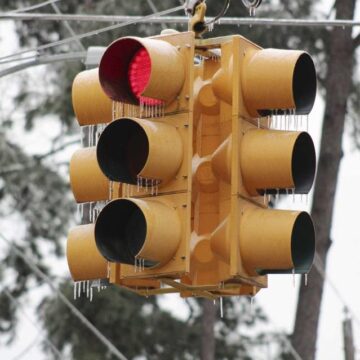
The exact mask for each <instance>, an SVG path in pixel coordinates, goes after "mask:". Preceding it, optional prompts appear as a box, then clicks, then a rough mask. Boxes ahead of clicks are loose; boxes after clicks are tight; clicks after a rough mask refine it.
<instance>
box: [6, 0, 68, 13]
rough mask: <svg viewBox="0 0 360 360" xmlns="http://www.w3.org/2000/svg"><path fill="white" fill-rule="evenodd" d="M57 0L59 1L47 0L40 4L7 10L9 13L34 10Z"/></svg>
mask: <svg viewBox="0 0 360 360" xmlns="http://www.w3.org/2000/svg"><path fill="white" fill-rule="evenodd" d="M58 1H61V0H48V1H44V2H42V3H40V4H36V5H32V6H27V7H23V8H20V9H16V10H12V11H9V13H12V14H14V13H18V12H26V11H32V10H36V9H40V8H42V7H44V6H47V5H52V4H54V3H56V2H58Z"/></svg>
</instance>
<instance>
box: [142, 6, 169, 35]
mask: <svg viewBox="0 0 360 360" xmlns="http://www.w3.org/2000/svg"><path fill="white" fill-rule="evenodd" d="M146 1H147V3H148V5H149V7H150V9H151V10H152V12H153V13H154V14H155V13H157V12H159V10H158V8H157V7H156V5H155V4H154V2H153V1H152V0H146ZM161 28H162V29H163V30H165V29H166V26H165V24H164V23H161Z"/></svg>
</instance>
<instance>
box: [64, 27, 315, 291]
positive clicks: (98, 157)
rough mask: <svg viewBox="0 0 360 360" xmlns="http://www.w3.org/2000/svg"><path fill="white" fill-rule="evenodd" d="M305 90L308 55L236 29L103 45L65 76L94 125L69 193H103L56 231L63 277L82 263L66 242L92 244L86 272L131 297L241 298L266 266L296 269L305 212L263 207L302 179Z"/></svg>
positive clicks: (302, 266) (302, 184)
mask: <svg viewBox="0 0 360 360" xmlns="http://www.w3.org/2000/svg"><path fill="white" fill-rule="evenodd" d="M87 91H89V92H90V94H88V95H86V92H87ZM315 94H316V73H315V68H314V64H313V62H312V59H311V57H310V56H309V55H308V54H307V53H305V52H302V51H294V50H277V49H265V50H264V49H261V48H260V47H259V46H257V45H255V44H253V43H251V42H250V41H248V40H247V39H245V38H243V37H241V36H229V37H224V38H216V39H205V40H202V39H195V38H194V34H193V33H191V32H186V33H176V32H173V33H171V34H163V35H161V36H156V37H153V38H146V39H142V38H137V37H125V38H120V39H118V40H116V41H114V42H113V43H112V44H110V46H109V47H108V48H107V49H106V51H105V53H104V55H103V57H102V59H101V62H100V66H99V69H98V70H91V71H90V72H84V73H81V74H79V75H78V76H77V78H76V79H75V81H74V88H73V100H74V109H75V113H76V115H77V117H78V119H79V123H80V124H81V125H95V124H100V123H102V124H106V127H105V128H104V129H103V131H101V133H100V132H99V136H98V139H96V140H97V141H96V145H95V146H93V147H90V148H86V149H82V150H79V151H78V152H77V153H75V154H74V156H73V158H72V160H71V167H70V168H71V171H70V173H71V184H72V189H73V192H74V195H75V198H76V200H77V201H78V202H89V201H93V202H94V201H105V204H104V206H103V207H102V209H101V211H100V213H99V214H98V216H97V217H96V219H95V224H93V225H91V227H88V228H87V236H86V237H85V235H81V236H78V235H76V236H75V235H72V234H70V236H69V245H68V248H70V250H69V255H68V259H69V267H70V269H71V273H72V274H73V276H74V279H75V278H79V276H77V274H78V273H80V270H79V267H81V268H85V267H86V266H87V265H86V263H87V262H88V260H87V258H86V256H85V258H84V259H83V262H79V265H73V264H70V262H71V263H72V262H73V261H74V260H73V259H75V258H76V256H78V255H76V254H79V253H80V252H79V250H77V249H78V247H79V249H80V247H83V246H87V247H89V249H90V250H91V251H95V250H94V249H95V248H94V245H96V249H97V250H96V251H97V254H96V256H97V259H98V263H99V264H100V265H99V266H98V268H99V269H100V270H98V271H97V275H96V276H100V275H101V276H103V275H104V268H103V264H104V261H105V264H106V266H107V268H106V269H109V274H108V275H109V276H108V279H109V281H110V282H111V283H116V284H118V285H120V286H127V287H129V288H131V289H132V290H133V291H137V292H138V293H139V294H141V295H151V294H160V293H166V292H180V294H181V295H182V296H184V297H186V296H203V297H208V298H217V297H219V296H232V295H254V294H255V293H257V292H258V291H259V290H260V289H261V288H264V287H266V286H267V276H266V275H267V274H282V273H300V274H304V273H305V274H306V273H307V272H308V271H309V270H310V267H311V264H312V260H313V256H314V251H315V234H314V227H313V224H312V220H311V218H310V215H308V214H307V213H305V212H302V211H284V210H275V209H270V208H269V206H268V205H269V201H268V196H271V195H273V196H277V194H283V195H293V194H307V193H308V192H309V191H310V189H311V186H312V183H313V180H314V175H315V167H316V159H315V150H314V145H313V142H312V139H311V137H310V136H309V135H308V133H307V132H306V131H303V130H300V131H298V130H297V129H296V126H295V125H296V124H299V123H300V117H301V116H306V115H307V114H308V113H309V112H310V111H311V109H312V106H313V103H314V99H315ZM87 99H88V100H89V101H90V102H91V103H89V104H87ZM279 124H283V125H284V126H283V128H282V129H279V127H280V126H279ZM291 125H292V129H290V127H291ZM294 127H295V128H294ZM109 189H110V190H109ZM77 231H78V233H79V234H80V229H78V230H77ZM84 231H85V230H84ZM74 234H77V233H76V231H75V233H74ZM75 237H76V238H80V240H79V241H78V242H77V243H76V244H75V243H74V242H75V240H73V239H74V238H75ZM85 238H86V241H85V240H84V239H85ZM81 239H83V240H81ZM82 244H84V245H82ZM84 248H85V247H84ZM72 249H75V250H72ZM90 250H89V254H90V253H91V251H90ZM74 254H75V255H74ZM94 256H95V255H94ZM80 264H81V265H80ZM95 268H96V267H95ZM81 271H82V270H81ZM92 271H95V269H93V270H92ZM93 275H94V274H92V273H91V271H89V273H85V274H82V276H81V278H86V277H87V278H89V277H90V276H93ZM94 276H95V275H94ZM161 284H162V285H161Z"/></svg>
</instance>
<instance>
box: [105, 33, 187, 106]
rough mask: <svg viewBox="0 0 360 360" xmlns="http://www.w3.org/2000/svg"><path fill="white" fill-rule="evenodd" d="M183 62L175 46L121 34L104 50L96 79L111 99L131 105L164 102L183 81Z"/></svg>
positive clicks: (168, 100)
mask: <svg viewBox="0 0 360 360" xmlns="http://www.w3.org/2000/svg"><path fill="white" fill-rule="evenodd" d="M183 61H184V60H183V57H182V55H181V54H180V52H179V51H178V50H177V48H176V47H175V46H173V45H171V44H169V43H168V42H166V41H164V40H158V39H150V38H146V39H141V38H137V37H124V38H120V39H118V40H115V41H114V42H113V43H112V44H110V46H109V47H108V48H107V49H106V51H105V53H104V55H103V57H102V59H101V62H100V67H99V79H100V83H101V86H102V88H103V89H104V91H105V93H106V94H107V95H108V96H109V97H110V98H111V99H112V100H115V101H121V102H123V103H127V104H134V105H139V104H140V103H143V104H145V105H149V106H153V105H158V104H167V103H170V102H171V101H172V100H174V99H175V97H176V96H177V95H178V94H179V93H180V91H181V88H182V86H183V84H184V80H185V66H184V63H183Z"/></svg>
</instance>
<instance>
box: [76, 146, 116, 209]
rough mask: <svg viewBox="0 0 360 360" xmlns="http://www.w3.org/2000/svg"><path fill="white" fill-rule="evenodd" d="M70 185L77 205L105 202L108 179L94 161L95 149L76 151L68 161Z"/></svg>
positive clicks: (107, 196)
mask: <svg viewBox="0 0 360 360" xmlns="http://www.w3.org/2000/svg"><path fill="white" fill-rule="evenodd" d="M70 184H71V190H72V192H73V194H74V197H75V200H76V202H77V203H84V202H90V201H100V200H107V199H108V198H109V179H107V178H106V176H105V175H104V174H103V173H102V171H101V170H100V168H99V165H98V162H97V160H96V149H95V147H89V148H84V149H80V150H77V151H76V152H75V153H74V154H73V156H72V158H71V160H70Z"/></svg>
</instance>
